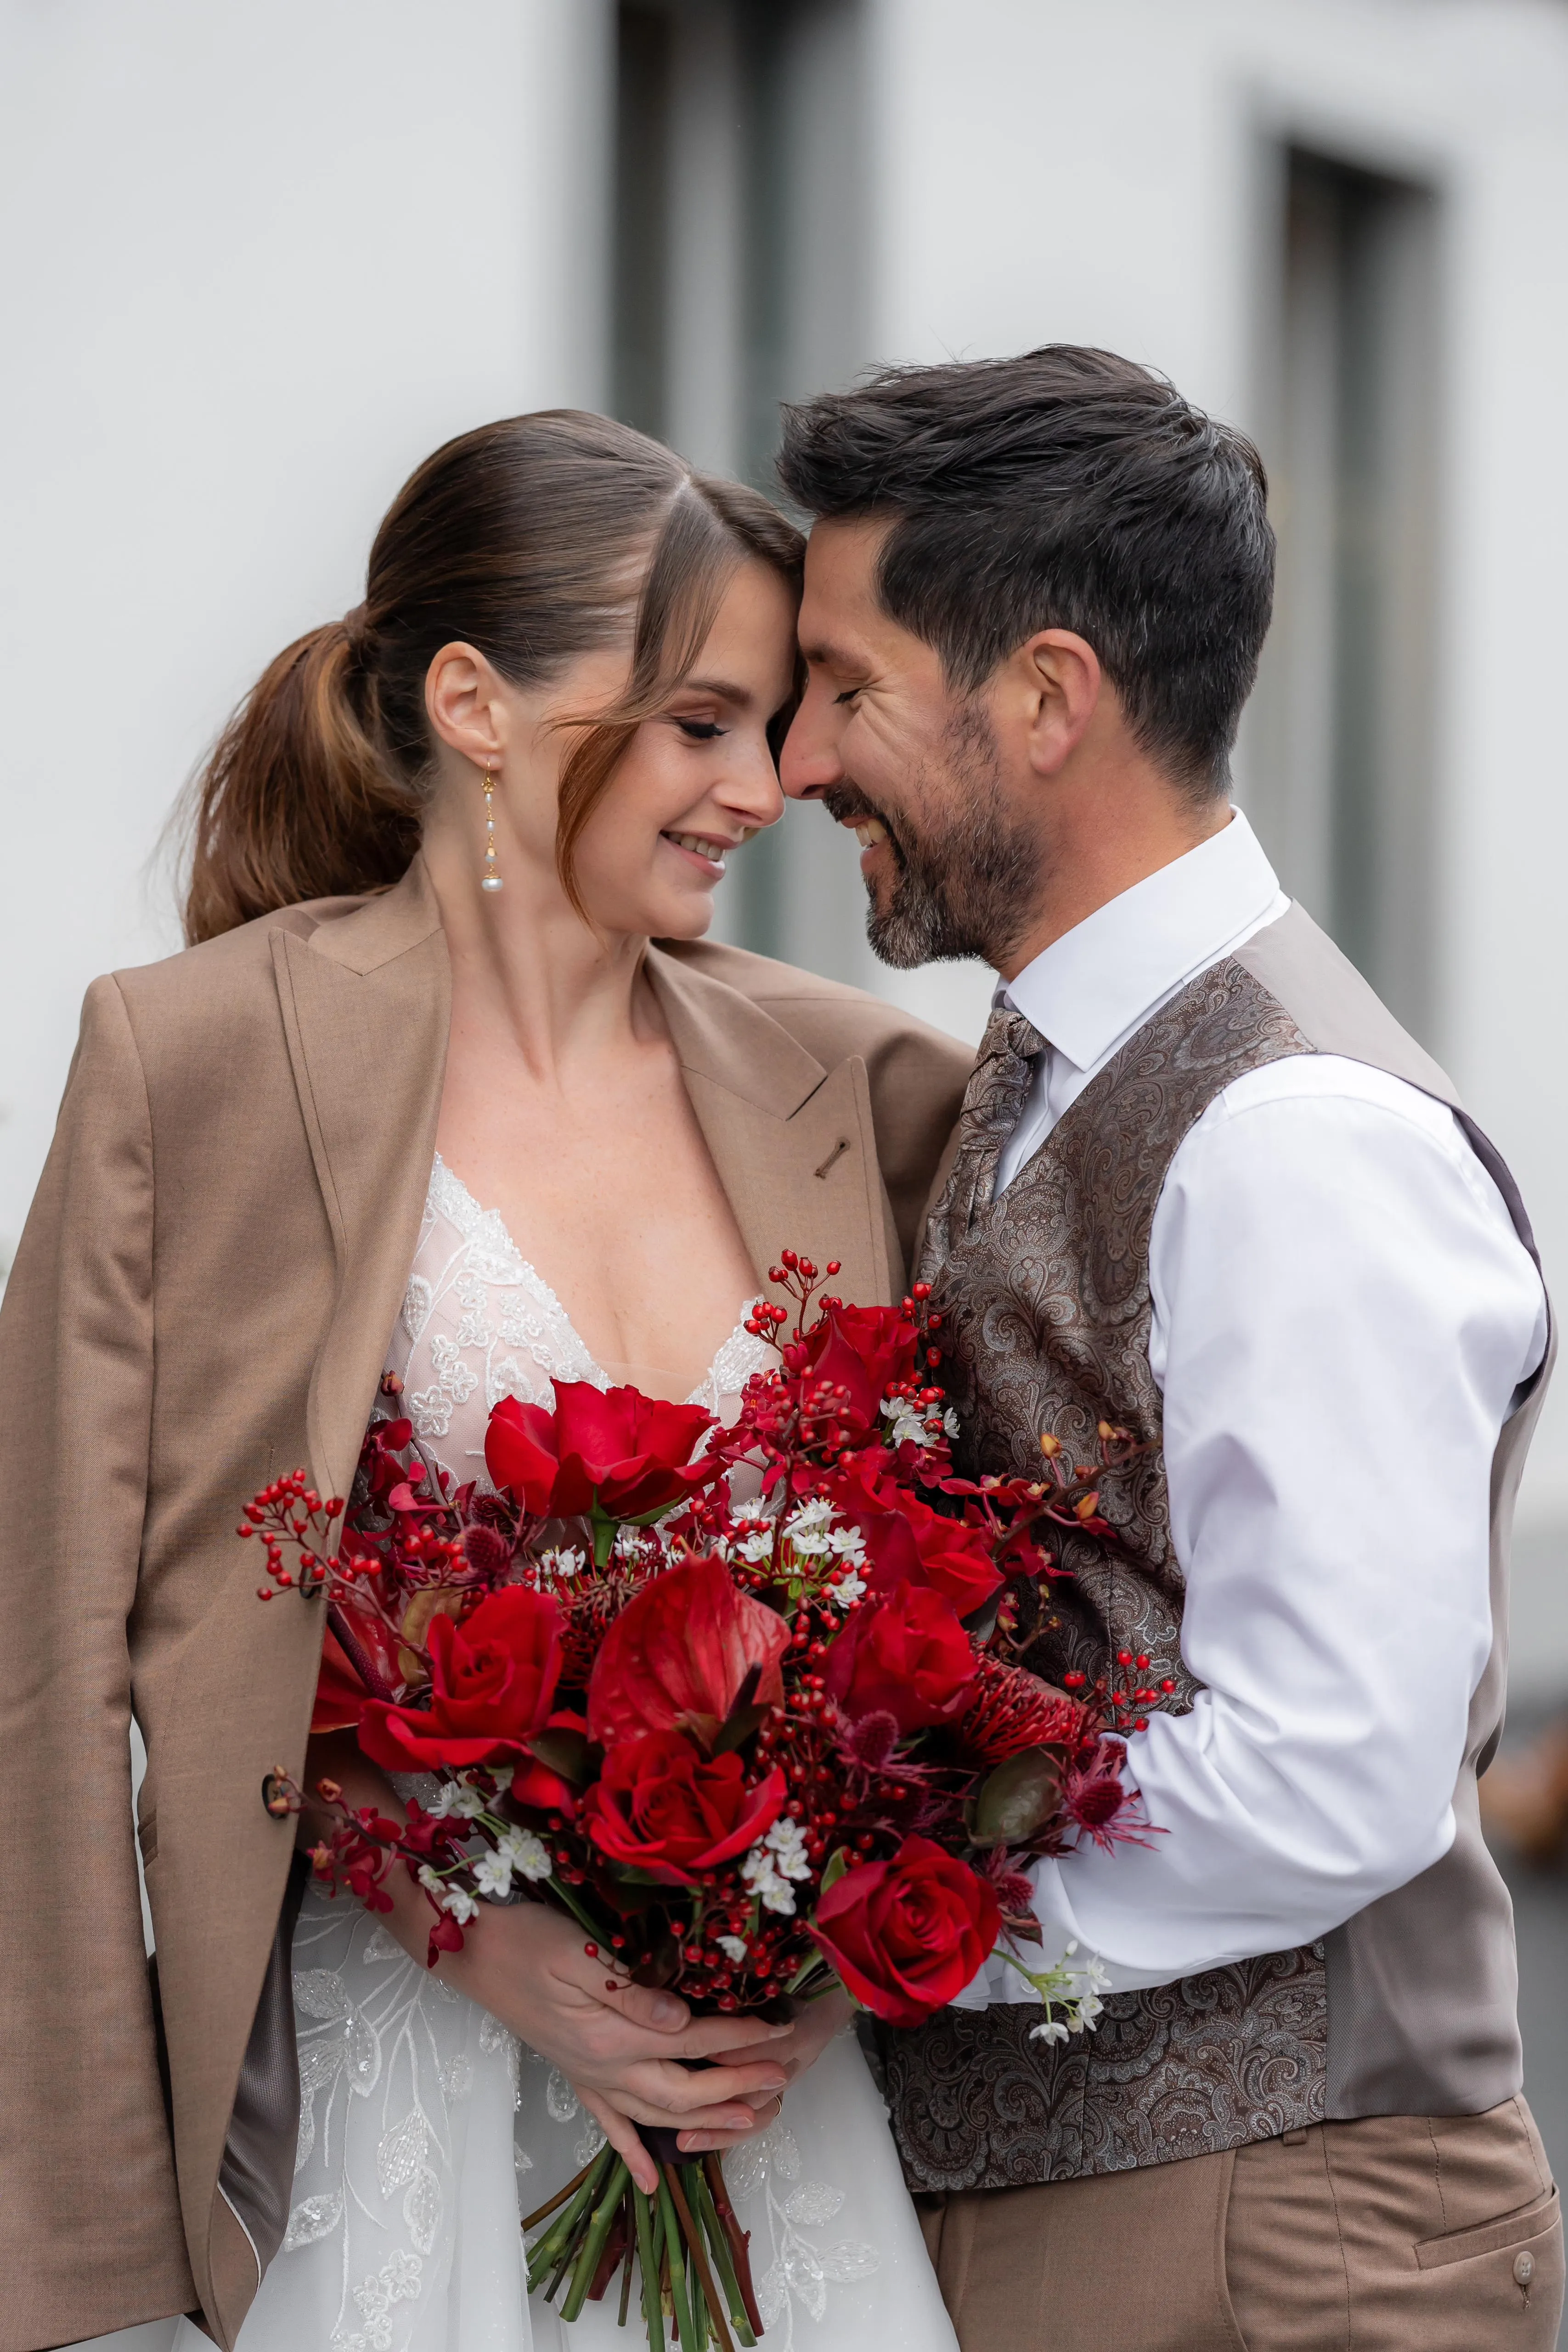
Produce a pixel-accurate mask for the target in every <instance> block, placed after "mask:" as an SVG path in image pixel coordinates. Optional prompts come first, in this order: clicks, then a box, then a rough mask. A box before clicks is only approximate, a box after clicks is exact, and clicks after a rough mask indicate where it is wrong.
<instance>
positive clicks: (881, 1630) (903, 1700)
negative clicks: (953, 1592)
mask: <svg viewBox="0 0 1568 2352" xmlns="http://www.w3.org/2000/svg"><path fill="white" fill-rule="evenodd" d="M977 1672H978V1668H977V1665H976V1663H975V1653H974V1649H973V1647H972V1645H971V1643H970V1641H969V1637H968V1635H967V1633H965V1631H964V1628H963V1627H962V1625H960V1624H959V1622H958V1620H957V1618H956V1615H955V1614H954V1612H953V1608H952V1604H951V1602H949V1601H945V1600H944V1599H943V1597H942V1595H941V1594H940V1593H939V1592H933V1591H930V1590H929V1588H928V1587H925V1586H922V1585H915V1584H900V1585H896V1586H894V1590H893V1591H891V1592H889V1593H885V1594H884V1595H883V1597H882V1598H881V1599H880V1600H877V1601H866V1602H865V1603H864V1604H863V1605H862V1607H861V1608H859V1609H857V1610H856V1611H855V1612H854V1614H853V1616H852V1618H851V1619H850V1622H849V1623H848V1624H847V1625H846V1626H845V1628H844V1630H843V1632H842V1633H841V1634H840V1635H839V1636H838V1639H837V1640H836V1641H835V1642H834V1643H833V1645H832V1647H831V1650H830V1651H829V1652H828V1656H827V1663H826V1664H825V1665H824V1667H823V1669H822V1673H823V1678H824V1681H825V1683H826V1686H827V1688H828V1689H829V1691H831V1694H832V1696H833V1697H834V1698H836V1699H837V1700H838V1703H839V1705H840V1706H841V1708H842V1709H843V1711H844V1713H845V1714H846V1715H847V1716H849V1717H851V1718H852V1719H853V1718H855V1717H860V1716H862V1715H891V1716H892V1717H893V1719H894V1722H895V1723H896V1724H897V1726H898V1727H899V1729H900V1731H916V1730H918V1729H919V1728H920V1727H921V1726H922V1725H924V1724H929V1723H946V1722H948V1721H949V1720H950V1719H951V1718H952V1717H954V1716H956V1715H957V1714H959V1713H960V1712H961V1711H962V1709H963V1707H964V1706H965V1705H966V1703H967V1699H968V1696H969V1693H970V1691H971V1690H972V1689H973V1687H974V1683H975V1676H976V1675H977Z"/></svg>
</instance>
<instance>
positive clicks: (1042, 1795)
mask: <svg viewBox="0 0 1568 2352" xmlns="http://www.w3.org/2000/svg"><path fill="white" fill-rule="evenodd" d="M1060 1799H1061V1757H1060V1756H1059V1755H1058V1754H1057V1753H1056V1752H1055V1750H1054V1749H1052V1748H1025V1750H1024V1752H1023V1754H1022V1755H1021V1756H1009V1758H1008V1759H1007V1761H1006V1763H1005V1764H998V1766H997V1769H996V1770H995V1771H994V1772H991V1773H989V1774H988V1776H987V1778H986V1780H985V1783H984V1785H983V1787H982V1788H981V1790H980V1793H979V1795H978V1796H977V1798H976V1800H975V1811H974V1820H973V1823H972V1826H971V1830H970V1835H971V1836H972V1838H973V1839H974V1842H975V1843H976V1844H977V1845H1021V1844H1022V1843H1023V1841H1024V1840H1025V1838H1030V1837H1032V1836H1033V1835H1034V1832H1036V1830H1038V1829H1040V1828H1041V1827H1042V1826H1043V1825H1044V1823H1045V1822H1048V1821H1049V1820H1050V1819H1051V1815H1052V1813H1053V1812H1054V1811H1056V1808H1057V1805H1058V1802H1059V1801H1060Z"/></svg>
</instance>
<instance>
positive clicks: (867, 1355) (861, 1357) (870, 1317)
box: [785, 1307, 920, 1432]
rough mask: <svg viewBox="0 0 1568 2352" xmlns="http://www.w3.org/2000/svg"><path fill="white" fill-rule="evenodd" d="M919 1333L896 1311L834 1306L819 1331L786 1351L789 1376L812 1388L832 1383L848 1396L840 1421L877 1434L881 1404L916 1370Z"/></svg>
mask: <svg viewBox="0 0 1568 2352" xmlns="http://www.w3.org/2000/svg"><path fill="white" fill-rule="evenodd" d="M919 1347H920V1334H919V1332H918V1331H917V1330H916V1329H915V1325H914V1324H913V1323H912V1322H911V1321H910V1320H909V1318H908V1317H907V1316H906V1315H904V1313H902V1312H901V1310H900V1309H899V1308H898V1307H827V1308H826V1309H824V1311H823V1314H822V1318H821V1323H820V1324H819V1326H818V1327H817V1328H816V1329H815V1330H813V1331H810V1332H809V1333H808V1334H807V1336H806V1338H805V1339H803V1340H797V1341H796V1342H794V1344H793V1345H792V1346H791V1347H790V1348H789V1349H788V1350H787V1351H786V1355H785V1361H786V1363H787V1364H788V1365H789V1370H790V1371H791V1372H794V1373H797V1374H799V1375H800V1376H802V1377H804V1378H805V1379H806V1381H807V1382H808V1384H811V1383H814V1382H816V1381H831V1382H832V1383H833V1385H834V1387H835V1388H839V1387H842V1388H845V1389H847V1390H848V1391H849V1397H848V1401H847V1402H846V1403H845V1405H844V1407H843V1409H842V1412H841V1416H840V1418H841V1421H847V1422H850V1423H859V1424H860V1426H861V1428H862V1429H864V1430H870V1431H873V1432H874V1431H876V1430H877V1428H878V1427H879V1423H880V1419H881V1414H882V1401H883V1397H884V1396H885V1395H886V1394H887V1392H888V1390H889V1389H890V1388H892V1387H893V1386H894V1383H895V1382H897V1381H906V1380H908V1379H909V1378H910V1377H911V1375H912V1373H913V1372H914V1370H915V1357H916V1354H917V1352H918V1350H919Z"/></svg>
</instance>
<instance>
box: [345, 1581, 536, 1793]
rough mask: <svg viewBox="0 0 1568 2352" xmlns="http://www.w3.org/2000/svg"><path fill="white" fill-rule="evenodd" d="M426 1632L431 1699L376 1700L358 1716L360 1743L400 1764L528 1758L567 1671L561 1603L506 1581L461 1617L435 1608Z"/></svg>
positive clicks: (429, 1766) (458, 1764)
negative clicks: (426, 1702)
mask: <svg viewBox="0 0 1568 2352" xmlns="http://www.w3.org/2000/svg"><path fill="white" fill-rule="evenodd" d="M426 1639H427V1646H428V1651H429V1656H430V1706H429V1708H428V1710H426V1709H423V1708H414V1707H409V1706H389V1705H388V1704H387V1702H386V1701H385V1700H384V1699H371V1701H370V1702H369V1703H368V1705H367V1706H366V1707H365V1709H364V1712H363V1714H362V1716H361V1718H360V1745H361V1748H363V1749H364V1751H365V1754H366V1755H367V1756H368V1757H370V1759H371V1761H372V1763H376V1764H381V1765H384V1766H385V1767H386V1768H387V1769H389V1770H391V1771H395V1772H410V1771H423V1772H429V1771H434V1770H438V1769H441V1768H443V1767H445V1768H446V1769H450V1770H458V1771H460V1770H461V1769H463V1767H464V1766H465V1765H468V1764H497V1763H502V1762H505V1761H507V1760H509V1759H514V1758H517V1759H525V1758H526V1757H527V1755H528V1741H529V1740H530V1739H531V1738H533V1737H534V1735H535V1733H536V1732H539V1731H542V1730H543V1729H544V1727H545V1726H546V1724H547V1723H548V1721H549V1713H550V1706H551V1702H552V1701H553V1699H554V1697H555V1687H556V1684H557V1683H558V1681H559V1678H560V1612H559V1609H558V1608H557V1607H556V1604H555V1602H554V1601H551V1600H550V1599H549V1596H548V1595H547V1594H545V1593H542V1592H533V1591H528V1590H526V1589H525V1588H523V1587H520V1586H517V1585H508V1586H506V1587H505V1588H504V1589H503V1590H502V1591H499V1592H493V1593H491V1594H490V1595H489V1597H488V1599H487V1600H485V1601H481V1602H480V1603H479V1606H478V1607H477V1609H476V1610H475V1611H474V1612H473V1614H472V1615H471V1616H469V1617H465V1619H464V1620H463V1622H462V1623H461V1624H455V1623H454V1622H453V1621H452V1619H451V1618H450V1617H445V1616H436V1617H433V1618H432V1620H431V1622H430V1630H429V1633H428V1635H427V1637H426Z"/></svg>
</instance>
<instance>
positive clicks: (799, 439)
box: [779, 343, 1274, 798]
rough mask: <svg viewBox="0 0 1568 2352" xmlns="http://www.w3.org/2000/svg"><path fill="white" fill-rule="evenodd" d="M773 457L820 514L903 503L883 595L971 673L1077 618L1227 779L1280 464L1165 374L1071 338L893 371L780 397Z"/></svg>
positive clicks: (955, 680)
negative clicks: (1008, 354) (836, 388)
mask: <svg viewBox="0 0 1568 2352" xmlns="http://www.w3.org/2000/svg"><path fill="white" fill-rule="evenodd" d="M779 478H780V479H781V480H782V482H783V484H784V488H785V490H786V491H787V492H788V494H789V497H790V498H791V499H794V500H795V502H796V504H797V505H798V506H800V507H801V508H803V509H805V511H806V512H807V513H808V514H810V515H812V516H814V517H816V518H818V519H819V520H835V521H837V520H850V519H853V518H856V517H860V516H865V517H874V516H883V515H885V516H888V517H890V518H891V519H892V521H893V529H892V530H890V531H889V533H888V536H887V539H886V541H884V543H883V549H882V554H881V559H880V562H879V563H878V566H877V588H878V593H879V594H880V597H881V601H882V604H883V609H884V610H885V611H886V612H887V613H888V614H889V615H890V616H891V617H892V618H893V619H894V620H895V621H897V622H899V623H901V624H902V625H903V626H904V627H905V628H907V629H910V630H912V631H913V632H914V634H915V635H916V636H920V637H924V638H925V641H926V643H927V644H928V645H931V646H935V647H936V651H937V652H938V653H939V654H940V655H941V656H942V661H943V666H944V667H945V669H946V673H947V677H948V679H949V682H950V683H951V684H952V685H953V686H954V688H956V689H957V690H958V691H960V692H963V693H970V692H973V690H974V689H975V688H977V686H978V685H980V683H981V682H982V680H984V679H985V678H987V677H989V676H990V674H991V672H992V671H993V670H994V669H995V668H996V667H997V665H998V662H1001V661H1003V660H1005V659H1006V657H1007V656H1008V655H1009V654H1010V653H1012V652H1013V651H1014V650H1015V649H1016V648H1017V647H1018V646H1020V645H1022V644H1023V643H1024V642H1025V640H1026V639H1027V638H1029V637H1030V636H1032V635H1033V634H1034V633H1035V631H1036V630H1037V629H1048V628H1058V629H1071V630H1073V631H1074V632H1075V633H1076V634H1077V635H1079V636H1082V637H1083V638H1084V639H1086V640H1087V642H1088V643H1089V644H1090V645H1092V646H1093V648H1094V650H1095V652H1096V654H1097V655H1098V656H1099V657H1100V661H1101V665H1102V667H1103V669H1104V672H1105V675H1106V677H1108V678H1109V679H1110V681H1111V683H1112V685H1113V687H1114V688H1115V689H1116V692H1117V694H1118V695H1119V697H1120V698H1121V702H1122V707H1123V709H1124V711H1125V713H1126V716H1127V719H1128V723H1129V725H1130V726H1131V727H1132V729H1133V731H1134V735H1135V736H1136V737H1137V740H1138V741H1139V742H1140V743H1141V744H1142V746H1143V748H1144V749H1145V751H1146V752H1147V753H1148V754H1149V756H1150V758H1151V759H1153V760H1155V761H1157V762H1158V764H1159V765H1160V766H1161V767H1162V768H1163V769H1164V770H1165V771H1166V773H1167V774H1169V775H1170V776H1171V777H1172V779H1173V781H1175V782H1178V783H1180V784H1182V785H1183V786H1184V787H1185V788H1186V789H1187V790H1188V791H1190V792H1191V793H1193V794H1194V795H1195V796H1196V797H1202V798H1206V797H1207V796H1208V795H1209V794H1210V793H1218V792H1222V791H1223V790H1224V789H1225V788H1226V785H1227V784H1228V781H1229V753H1230V748H1231V745H1232V744H1233V743H1234V741H1235V740H1236V729H1237V724H1238V722H1239V719H1240V716H1241V707H1242V705H1243V703H1244V702H1245V701H1246V699H1247V697H1248V695H1249V693H1250V691H1251V688H1252V681H1253V678H1254V677H1255V676H1256V675H1257V669H1258V656H1259V654H1260V650H1261V648H1262V644H1263V637H1264V634H1265V632H1266V631H1267V629H1268V626H1269V613H1270V604H1271V600H1272V595H1273V580H1274V534H1273V531H1272V530H1270V525H1269V520H1268V515H1267V512H1266V510H1265V507H1266V498H1267V491H1268V483H1267V479H1266V478H1265V476H1264V472H1263V464H1262V460H1261V458H1260V457H1259V455H1258V452H1257V450H1256V449H1255V448H1254V447H1253V446H1252V444H1251V442H1250V441H1249V440H1248V439H1247V438H1246V436H1244V435H1243V434H1240V433H1239V432H1237V431H1236V430H1235V428H1234V427H1233V426H1231V425H1220V424H1217V423H1216V422H1215V421H1214V419H1213V418H1212V417H1209V416H1206V415H1204V414H1203V412H1202V410H1201V409H1197V408H1194V407H1193V406H1192V404H1191V403H1190V402H1188V401H1186V400H1184V399H1183V398H1182V397H1181V394H1179V393H1178V392H1176V391H1175V390H1174V389H1173V387H1172V386H1171V385H1170V384H1169V383H1166V380H1165V378H1164V377H1163V376H1158V375H1155V373H1153V371H1152V370H1150V369H1148V368H1144V367H1139V366H1138V365H1136V363H1135V362H1133V361H1132V360H1124V359H1119V358H1118V357H1117V356H1116V354H1115V353H1114V352H1099V351H1091V350H1087V349H1085V348H1083V347H1082V346H1081V345H1078V344H1074V343H1047V344H1046V345H1045V346H1044V347H1043V348H1042V349H1041V350H1040V351H1037V352H1024V353H1023V354H1022V356H1021V357H1020V358H1018V359H1010V360H976V361H969V362H959V363H957V364H955V365H951V366H946V367H922V368H890V369H888V370H886V371H885V372H884V373H881V374H878V375H875V376H873V377H872V378H871V379H870V380H869V381H868V382H866V383H862V384H860V385H857V386H856V387H855V389H854V390H853V391H852V392H843V393H831V394H826V395H825V396H824V397H823V398H821V399H819V400H810V401H802V402H801V403H800V404H798V405H796V406H793V407H787V408H786V409H785V411H784V445H783V449H782V452H781V455H780V457H779Z"/></svg>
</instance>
